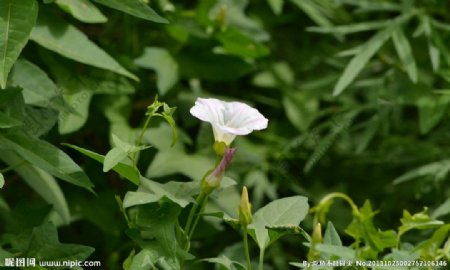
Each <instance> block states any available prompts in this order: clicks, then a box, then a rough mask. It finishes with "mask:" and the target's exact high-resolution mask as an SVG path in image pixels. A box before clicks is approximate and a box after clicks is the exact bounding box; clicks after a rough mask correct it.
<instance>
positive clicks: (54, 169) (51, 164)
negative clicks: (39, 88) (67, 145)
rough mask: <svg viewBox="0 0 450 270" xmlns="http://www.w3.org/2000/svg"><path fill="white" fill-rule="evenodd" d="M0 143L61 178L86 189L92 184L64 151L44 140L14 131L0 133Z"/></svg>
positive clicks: (89, 188)
mask: <svg viewBox="0 0 450 270" xmlns="http://www.w3.org/2000/svg"><path fill="white" fill-rule="evenodd" d="M0 144H1V145H2V146H4V147H6V148H7V149H9V150H12V151H14V152H16V153H17V154H18V155H20V156H21V157H22V158H24V159H25V160H27V161H28V162H30V163H31V164H33V165H36V166H38V167H40V168H41V169H43V170H45V171H47V172H49V173H50V174H52V175H54V176H56V177H58V178H61V179H62V180H65V181H67V182H69V183H71V184H74V185H77V186H80V187H83V188H86V189H88V190H91V187H92V186H93V184H92V183H91V181H90V180H89V178H88V177H87V176H86V174H85V173H84V172H83V170H82V169H81V168H80V167H79V166H78V165H77V164H76V163H75V162H74V161H73V160H72V159H71V158H70V157H69V156H68V155H67V154H66V153H64V152H63V151H61V150H60V149H58V148H57V147H56V146H54V145H52V144H50V143H48V142H46V141H43V140H39V139H36V138H33V137H31V136H29V135H27V134H25V133H23V132H16V133H11V134H2V135H0Z"/></svg>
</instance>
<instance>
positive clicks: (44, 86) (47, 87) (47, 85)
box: [10, 59, 70, 111]
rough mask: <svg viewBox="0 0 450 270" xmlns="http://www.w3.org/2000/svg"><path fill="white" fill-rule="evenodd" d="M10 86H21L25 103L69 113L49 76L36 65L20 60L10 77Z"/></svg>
mask: <svg viewBox="0 0 450 270" xmlns="http://www.w3.org/2000/svg"><path fill="white" fill-rule="evenodd" d="M10 84H11V85H13V86H20V87H21V88H22V89H23V90H22V93H23V98H24V100H25V103H27V104H31V105H36V106H40V107H44V108H47V107H49V108H53V109H55V110H59V111H69V110H70V108H69V107H68V106H67V104H66V103H65V102H64V100H63V98H62V96H61V93H60V91H59V89H58V87H57V86H56V85H55V83H54V82H53V81H52V80H50V78H49V77H48V76H47V74H46V73H45V72H44V71H43V70H42V69H40V68H39V67H38V66H36V65H35V64H33V63H31V62H29V61H28V60H25V59H19V60H17V62H16V63H15V65H14V68H13V70H12V71H11V75H10Z"/></svg>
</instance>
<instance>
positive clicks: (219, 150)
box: [213, 141, 227, 157]
mask: <svg viewBox="0 0 450 270" xmlns="http://www.w3.org/2000/svg"><path fill="white" fill-rule="evenodd" d="M213 149H214V152H215V153H216V155H217V156H219V157H222V156H223V155H224V154H225V150H226V149H227V144H226V143H225V142H219V141H215V142H214V144H213Z"/></svg>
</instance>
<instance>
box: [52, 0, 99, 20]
mask: <svg viewBox="0 0 450 270" xmlns="http://www.w3.org/2000/svg"><path fill="white" fill-rule="evenodd" d="M55 2H56V4H57V5H58V6H59V7H60V8H61V9H62V10H64V11H66V12H67V13H69V14H71V15H72V16H73V17H74V18H76V19H78V20H80V21H82V22H84V23H104V22H106V21H108V19H107V18H106V17H105V15H103V14H102V13H101V12H100V10H98V8H97V7H96V6H95V5H94V4H92V3H91V2H89V1H88V0H56V1H55Z"/></svg>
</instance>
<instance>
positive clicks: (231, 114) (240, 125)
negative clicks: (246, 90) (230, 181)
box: [190, 98, 268, 145]
mask: <svg viewBox="0 0 450 270" xmlns="http://www.w3.org/2000/svg"><path fill="white" fill-rule="evenodd" d="M190 112H191V114H192V115H193V116H195V117H197V118H198V119H200V120H202V121H206V122H209V123H211V125H212V127H213V132H214V139H215V140H216V141H222V142H225V143H226V144H227V145H230V144H231V142H232V141H233V140H234V138H235V137H236V135H247V134H249V133H251V132H252V131H253V130H261V129H265V128H267V124H268V120H267V119H266V118H265V117H264V116H263V115H262V114H261V113H260V112H259V111H258V110H256V109H254V108H252V107H250V106H249V105H247V104H245V103H242V102H225V101H221V100H218V99H213V98H198V99H197V101H196V102H195V105H194V106H193V107H192V108H191V110H190Z"/></svg>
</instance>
